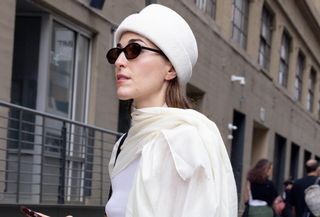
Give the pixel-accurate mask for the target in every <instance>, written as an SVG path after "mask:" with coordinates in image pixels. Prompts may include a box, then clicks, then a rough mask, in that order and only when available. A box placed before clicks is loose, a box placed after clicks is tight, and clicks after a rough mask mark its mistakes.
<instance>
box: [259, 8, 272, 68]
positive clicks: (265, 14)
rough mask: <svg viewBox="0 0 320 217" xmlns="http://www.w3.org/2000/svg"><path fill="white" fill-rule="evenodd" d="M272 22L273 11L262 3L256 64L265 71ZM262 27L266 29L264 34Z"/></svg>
mask: <svg viewBox="0 0 320 217" xmlns="http://www.w3.org/2000/svg"><path fill="white" fill-rule="evenodd" d="M273 22H274V13H273V12H272V11H271V10H270V9H269V8H268V7H267V6H266V5H264V6H263V8H262V13H261V26H260V43H259V54H258V64H259V65H260V66H261V67H262V69H263V70H266V71H269V69H270V60H271V58H270V56H271V43H272V34H273ZM264 29H265V30H266V31H268V32H267V33H266V34H264ZM268 33H269V34H268Z"/></svg>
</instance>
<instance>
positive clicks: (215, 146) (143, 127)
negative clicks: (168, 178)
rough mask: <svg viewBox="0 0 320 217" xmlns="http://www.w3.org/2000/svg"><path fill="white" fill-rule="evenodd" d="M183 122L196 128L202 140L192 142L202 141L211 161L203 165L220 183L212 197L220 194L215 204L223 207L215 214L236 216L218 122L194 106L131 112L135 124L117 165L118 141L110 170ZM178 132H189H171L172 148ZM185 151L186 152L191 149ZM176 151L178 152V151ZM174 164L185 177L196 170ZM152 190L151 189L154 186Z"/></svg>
mask: <svg viewBox="0 0 320 217" xmlns="http://www.w3.org/2000/svg"><path fill="white" fill-rule="evenodd" d="M182 125H190V126H192V127H194V128H195V129H197V133H198V134H199V138H200V140H201V141H198V142H197V143H196V144H192V145H201V144H203V146H204V148H205V150H206V152H207V155H209V159H210V163H209V164H210V165H209V166H206V167H205V168H204V169H205V173H206V175H207V176H210V177H211V178H212V179H213V180H214V182H215V185H217V188H218V191H217V192H212V194H214V195H213V197H216V198H217V201H219V204H215V205H213V206H216V207H218V209H221V210H219V211H217V212H215V213H217V214H218V215H215V216H216V217H222V216H220V215H222V214H226V215H224V217H235V216H237V193H236V185H235V180H234V176H233V171H232V167H231V164H230V160H229V156H228V153H227V151H226V148H225V145H224V143H223V140H222V138H221V135H220V133H219V130H218V128H217V126H216V125H215V123H213V122H212V121H211V120H209V119H208V118H207V117H205V116H204V115H202V114H201V113H199V112H197V111H195V110H191V109H177V108H167V107H154V108H143V109H135V110H134V111H133V113H132V127H131V128H130V130H129V132H128V136H127V138H126V140H125V141H124V143H123V146H122V150H121V152H120V154H119V157H118V159H117V163H116V165H114V159H115V152H116V151H115V150H117V146H118V145H119V142H118V143H117V144H116V145H115V148H114V151H113V153H112V155H111V159H110V164H109V173H110V174H111V177H114V176H115V175H117V174H118V173H119V172H120V171H122V170H123V169H124V168H126V167H127V166H128V165H129V164H130V163H131V162H132V161H133V160H135V159H137V158H138V157H140V156H141V152H142V150H143V148H144V147H145V146H147V145H148V144H150V143H153V142H154V140H156V139H157V137H158V135H159V134H160V133H164V134H166V133H165V132H173V131H174V130H175V128H177V127H178V126H182ZM176 136H187V135H175V136H171V137H170V135H169V134H168V136H166V139H167V142H168V144H169V146H170V150H171V149H174V147H171V144H173V143H177V142H178V141H176V140H177V139H176V138H177V137H176ZM172 137H174V138H172ZM183 145H184V144H175V145H174V146H175V147H177V146H178V147H179V146H180V147H183ZM185 151H186V152H187V151H188V150H185ZM175 154H178V155H179V153H175ZM200 157H201V156H200ZM176 164H177V163H176ZM201 166H203V165H201ZM175 167H176V170H177V172H178V173H179V175H180V176H181V178H182V179H183V180H185V179H188V178H190V177H188V176H189V175H190V176H191V175H192V174H193V171H186V168H183V169H184V171H179V170H180V168H179V165H175ZM191 169H192V168H190V170H191ZM140 184H141V185H143V183H135V185H140ZM150 190H151V191H152V189H150ZM136 196H137V195H135V196H132V195H131V197H133V198H136ZM209 216H212V215H209Z"/></svg>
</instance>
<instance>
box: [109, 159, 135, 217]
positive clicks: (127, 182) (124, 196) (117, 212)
mask: <svg viewBox="0 0 320 217" xmlns="http://www.w3.org/2000/svg"><path fill="white" fill-rule="evenodd" d="M139 161H140V158H139V159H136V160H135V161H133V162H132V163H131V164H130V165H129V166H128V167H127V168H125V169H124V170H122V171H121V172H120V173H119V174H117V175H116V176H115V177H113V178H112V179H111V183H112V195H111V198H110V199H109V201H108V202H107V204H106V207H105V211H106V214H107V216H108V217H125V213H126V206H127V203H128V196H129V192H130V189H131V187H132V183H133V179H134V175H135V173H136V171H137V167H138V165H139Z"/></svg>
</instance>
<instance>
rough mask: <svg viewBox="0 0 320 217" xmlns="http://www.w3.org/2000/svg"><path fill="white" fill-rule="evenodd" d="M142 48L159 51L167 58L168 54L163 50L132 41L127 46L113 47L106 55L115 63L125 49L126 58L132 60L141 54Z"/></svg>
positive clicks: (111, 62)
mask: <svg viewBox="0 0 320 217" xmlns="http://www.w3.org/2000/svg"><path fill="white" fill-rule="evenodd" d="M142 49H145V50H150V51H153V52H157V53H159V54H161V55H162V56H164V57H165V58H167V57H166V55H165V54H164V53H163V52H162V51H161V50H157V49H153V48H150V47H144V46H141V45H140V44H138V43H130V44H128V45H127V46H125V47H124V48H120V47H115V48H111V49H110V50H109V51H108V53H107V55H106V57H107V59H108V62H109V63H110V64H114V63H115V62H116V60H117V59H118V57H119V56H120V54H121V53H122V51H123V52H124V55H125V56H126V58H127V59H128V60H132V59H134V58H137V57H138V56H139V55H140V53H141V51H142Z"/></svg>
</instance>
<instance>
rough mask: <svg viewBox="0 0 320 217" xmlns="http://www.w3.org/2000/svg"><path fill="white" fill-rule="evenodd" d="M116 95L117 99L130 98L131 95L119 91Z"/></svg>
mask: <svg viewBox="0 0 320 217" xmlns="http://www.w3.org/2000/svg"><path fill="white" fill-rule="evenodd" d="M117 95H118V99H120V100H129V99H132V97H130V96H128V95H126V94H120V93H117Z"/></svg>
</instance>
